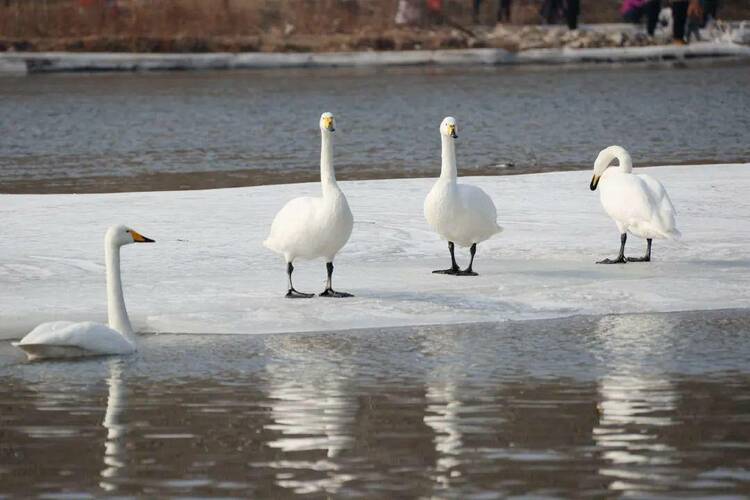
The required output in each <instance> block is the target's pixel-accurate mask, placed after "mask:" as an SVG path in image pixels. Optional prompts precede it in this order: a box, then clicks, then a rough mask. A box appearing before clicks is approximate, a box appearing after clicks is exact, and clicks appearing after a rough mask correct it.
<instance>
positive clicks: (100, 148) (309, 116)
mask: <svg viewBox="0 0 750 500" xmlns="http://www.w3.org/2000/svg"><path fill="white" fill-rule="evenodd" d="M748 82H750V65H746V64H745V65H741V64H735V65H730V64H720V65H716V64H711V65H706V64H705V63H704V64H698V63H695V62H690V63H689V67H684V68H674V67H668V66H665V65H663V64H662V65H657V66H654V67H643V66H640V67H632V66H628V67H612V66H606V67H594V68H591V67H589V68H585V69H582V68H577V69H562V68H546V69H527V68H524V69H521V68H508V67H499V68H481V67H479V68H478V67H456V68H441V69H438V68H432V67H422V68H402V69H383V68H380V69H334V68H331V69H305V70H285V71H271V70H268V71H245V72H204V73H201V72H186V73H161V74H93V75H92V74H67V75H34V76H31V77H28V78H4V79H1V80H0V190H2V191H5V192H44V191H98V190H104V191H107V190H115V191H131V190H136V189H143V190H153V189H170V188H185V187H215V186H229V185H252V184H267V183H278V182H289V181H300V180H312V179H315V177H316V176H317V168H318V167H317V166H318V158H319V153H318V149H319V143H318V142H319V137H318V136H319V132H318V129H317V127H318V118H319V116H320V113H321V112H322V111H326V110H329V111H332V112H334V113H335V114H336V115H337V117H338V130H337V132H336V134H337V139H336V141H337V145H336V161H337V168H338V172H339V177H340V178H377V177H403V176H435V175H437V173H438V168H439V162H440V146H439V135H438V132H437V127H438V124H439V123H440V120H441V119H442V118H443V117H444V116H446V115H453V116H455V117H457V119H458V121H459V134H460V139H459V158H460V159H459V163H460V167H461V169H462V172H464V173H481V174H493V173H498V174H503V173H519V172H534V171H543V170H549V169H565V168H581V167H586V168H588V167H589V166H590V165H591V164H592V163H593V160H594V158H595V157H596V154H597V152H598V151H599V150H600V149H602V148H603V147H605V146H607V145H610V144H621V145H623V146H625V147H627V148H628V149H630V150H631V152H632V153H633V154H634V158H635V159H636V161H637V163H639V164H665V163H691V162H704V161H706V162H722V161H736V160H743V159H744V160H745V161H746V160H747V158H748V157H750V143H749V142H748V141H747V130H748V129H750V113H748V112H747V111H748V109H750V91H748ZM509 164H512V166H508V165H509Z"/></svg>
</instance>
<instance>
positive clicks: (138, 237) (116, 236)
mask: <svg viewBox="0 0 750 500" xmlns="http://www.w3.org/2000/svg"><path fill="white" fill-rule="evenodd" d="M105 240H106V241H107V243H109V244H112V245H115V246H117V247H121V246H124V245H130V244H131V243H153V242H154V240H152V239H151V238H146V237H145V236H143V235H142V234H141V233H139V232H138V231H135V230H134V229H130V228H129V227H126V226H123V225H118V226H112V227H110V228H109V229H108V230H107V236H106V238H105Z"/></svg>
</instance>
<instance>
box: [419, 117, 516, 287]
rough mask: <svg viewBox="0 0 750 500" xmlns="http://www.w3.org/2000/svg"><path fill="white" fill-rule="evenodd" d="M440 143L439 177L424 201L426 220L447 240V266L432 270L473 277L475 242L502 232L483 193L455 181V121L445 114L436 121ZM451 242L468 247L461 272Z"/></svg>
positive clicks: (492, 204) (495, 214)
mask: <svg viewBox="0 0 750 500" xmlns="http://www.w3.org/2000/svg"><path fill="white" fill-rule="evenodd" d="M440 136H441V139H442V142H443V153H442V168H441V171H440V179H438V181H437V182H436V183H435V185H434V186H433V187H432V190H430V193H429V194H428V195H427V198H426V199H425V200H424V216H425V218H426V219H427V223H428V224H429V225H430V226H431V227H432V228H433V229H434V230H435V232H437V233H438V234H439V235H440V236H441V237H442V238H443V239H445V240H448V250H449V251H450V253H451V267H450V268H448V269H442V270H438V271H433V272H434V273H440V274H454V275H459V276H476V275H477V273H475V272H474V270H473V265H474V255H475V254H476V251H477V244H478V243H481V242H483V241H485V240H487V239H489V238H491V237H492V236H493V235H495V234H497V233H499V232H500V231H502V228H501V227H500V226H498V225H497V210H496V209H495V204H494V203H492V199H491V198H490V197H489V196H487V193H485V192H484V191H482V190H481V189H480V188H478V187H476V186H472V185H470V184H459V183H458V182H457V181H456V178H457V176H458V174H457V172H456V139H457V138H458V135H456V120H455V119H454V118H452V117H450V116H449V117H447V118H445V119H444V120H443V122H442V123H441V124H440ZM454 243H456V244H458V245H460V246H462V247H471V250H470V251H471V261H470V262H469V267H467V268H466V269H465V270H463V271H461V270H460V269H459V268H458V264H456V257H455V254H454Z"/></svg>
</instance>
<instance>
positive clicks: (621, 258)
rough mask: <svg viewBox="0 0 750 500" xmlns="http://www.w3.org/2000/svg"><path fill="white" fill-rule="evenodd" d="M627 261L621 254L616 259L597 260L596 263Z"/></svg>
mask: <svg viewBox="0 0 750 500" xmlns="http://www.w3.org/2000/svg"><path fill="white" fill-rule="evenodd" d="M627 263H628V261H627V260H626V259H625V257H623V256H622V255H621V256H619V257H617V258H616V259H604V260H600V261H598V262H597V264H627Z"/></svg>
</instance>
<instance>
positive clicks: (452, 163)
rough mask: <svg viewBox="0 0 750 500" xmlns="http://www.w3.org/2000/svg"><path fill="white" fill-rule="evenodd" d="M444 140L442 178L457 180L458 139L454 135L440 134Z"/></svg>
mask: <svg viewBox="0 0 750 500" xmlns="http://www.w3.org/2000/svg"><path fill="white" fill-rule="evenodd" d="M440 137H441V139H442V141H443V152H442V160H443V164H442V167H441V168H440V178H441V179H443V180H447V181H455V180H456V177H457V176H458V172H457V171H456V141H454V140H453V138H452V137H448V136H446V135H442V134H441V135H440Z"/></svg>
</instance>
